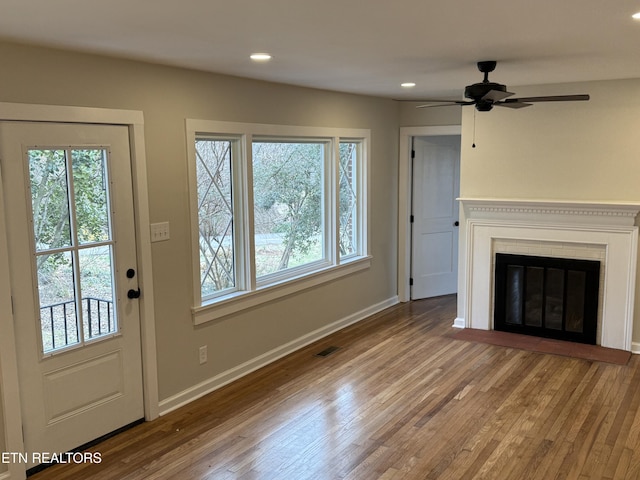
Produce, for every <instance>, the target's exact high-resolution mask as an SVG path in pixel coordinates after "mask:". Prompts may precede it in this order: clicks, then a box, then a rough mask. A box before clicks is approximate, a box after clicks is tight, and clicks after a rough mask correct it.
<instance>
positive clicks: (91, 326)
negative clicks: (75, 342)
mask: <svg viewBox="0 0 640 480" xmlns="http://www.w3.org/2000/svg"><path fill="white" fill-rule="evenodd" d="M78 256H79V258H80V290H81V292H82V313H83V315H82V319H83V326H84V339H85V340H91V339H93V338H96V337H100V336H103V335H107V334H110V333H114V332H115V331H116V321H115V320H116V318H115V311H114V303H113V298H114V295H113V280H112V253H111V246H102V247H94V248H85V249H82V250H80V251H79V252H78Z"/></svg>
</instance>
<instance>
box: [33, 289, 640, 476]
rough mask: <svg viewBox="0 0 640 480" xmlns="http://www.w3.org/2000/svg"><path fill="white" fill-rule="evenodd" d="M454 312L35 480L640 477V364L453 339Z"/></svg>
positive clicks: (294, 367) (200, 408)
mask: <svg viewBox="0 0 640 480" xmlns="http://www.w3.org/2000/svg"><path fill="white" fill-rule="evenodd" d="M455 303H456V302H455V297H452V296H448V297H440V298H435V299H429V300H423V301H418V302H411V303H407V304H401V305H398V306H395V307H392V308H390V309H387V310H385V311H384V312H382V313H380V314H378V315H375V316H373V317H372V318H370V319H368V320H366V321H363V322H360V323H358V324H357V325H354V326H352V327H349V328H346V329H345V330H342V331H340V332H338V333H336V334H333V335H331V336H330V337H328V338H325V339H323V340H322V341H320V342H317V343H316V344H313V345H311V346H309V347H307V348H304V349H302V350H300V351H298V352H296V353H294V354H292V355H289V356H288V357H286V358H284V359H282V360H280V361H278V362H276V363H274V364H272V365H269V366H267V367H265V368H263V369H261V370H259V371H257V372H255V373H253V374H251V375H249V376H247V377H245V378H243V379H241V380H239V381H237V382H234V383H233V384H231V385H228V386H227V387H225V388H223V389H220V390H218V391H216V392H214V393H212V394H210V395H207V396H206V397H204V398H202V399H200V400H198V401H196V402H193V403H191V404H189V405H187V406H185V407H183V408H181V409H180V410H177V411H175V412H173V413H171V414H168V415H166V416H164V417H161V418H160V419H158V420H156V421H153V422H148V423H144V424H141V425H138V426H137V427H134V428H133V429H131V430H129V431H127V432H124V433H122V434H120V435H118V436H116V437H114V438H111V439H109V440H106V441H104V442H103V443H101V444H99V445H97V446H95V447H94V448H93V449H92V450H93V451H97V452H100V453H101V456H102V463H100V464H94V465H89V464H85V465H56V466H54V467H51V468H49V469H47V470H45V471H43V472H40V473H38V474H36V475H34V476H33V477H31V478H32V479H33V480H45V479H47V480H48V479H50V480H62V479H74V480H75V479H83V480H88V479H96V480H98V479H99V480H107V479H118V480H137V479H211V480H224V479H253V480H257V479H260V480H262V479H278V480H286V479H292V480H303V479H314V480H333V479H353V480H371V479H385V480H388V479H420V480H428V479H443V480H445V479H451V480H459V479H500V480H509V479H517V480H524V479H532V480H533V479H544V480H549V479H565V478H566V479H579V480H586V479H640V438H639V437H640V410H639V408H638V407H639V405H640V356H635V355H634V356H633V357H632V358H631V360H630V361H629V363H628V364H627V365H613V364H609V363H601V362H595V361H590V360H582V359H575V358H568V357H563V356H555V355H549V354H541V353H534V352H529V351H524V350H518V349H513V348H507V347H503V346H495V345H489V344H484V343H474V342H467V341H462V340H457V339H455V338H454V334H455V332H456V331H457V330H455V329H453V328H452V327H451V325H452V323H453V319H454V318H455V316H456V311H455V308H456V307H455ZM330 346H337V347H340V348H339V350H337V351H335V352H334V353H332V354H331V355H329V356H326V357H318V356H316V355H315V354H316V353H318V352H320V351H322V350H324V349H325V348H327V347H330Z"/></svg>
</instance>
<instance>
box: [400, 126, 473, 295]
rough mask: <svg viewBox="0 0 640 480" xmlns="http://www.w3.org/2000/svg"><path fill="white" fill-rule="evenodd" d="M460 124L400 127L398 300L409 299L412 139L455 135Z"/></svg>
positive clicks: (457, 133) (459, 128)
mask: <svg viewBox="0 0 640 480" xmlns="http://www.w3.org/2000/svg"><path fill="white" fill-rule="evenodd" d="M461 134H462V127H461V126H460V125H444V126H428V127H427V126H424V127H402V128H400V152H399V170H398V180H399V182H398V187H399V189H398V300H399V301H401V302H408V301H410V300H411V285H410V279H411V274H412V268H411V251H412V238H411V210H412V202H413V198H412V188H413V166H412V163H413V162H412V155H411V152H412V145H413V138H414V137H438V136H458V137H460V136H461Z"/></svg>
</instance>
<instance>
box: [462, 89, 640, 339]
mask: <svg viewBox="0 0 640 480" xmlns="http://www.w3.org/2000/svg"><path fill="white" fill-rule="evenodd" d="M513 90H514V91H516V92H517V93H518V95H522V96H533V95H561V94H572V93H588V94H589V95H591V100H590V101H588V102H575V103H557V104H553V103H547V104H537V105H534V106H532V107H528V108H526V109H523V110H511V109H507V108H494V109H493V110H492V111H490V112H485V113H481V112H478V113H477V115H476V118H475V122H476V123H475V143H476V148H475V149H474V148H472V143H473V142H474V138H473V130H474V124H473V121H474V118H473V117H474V115H473V110H472V109H471V108H468V109H464V112H463V121H462V153H461V155H462V158H461V169H460V172H461V173H460V175H461V179H460V194H461V196H462V197H467V198H473V197H476V198H503V199H505V198H511V199H542V200H556V199H557V200H579V201H594V202H599V201H604V202H607V201H611V202H634V203H640V142H638V132H640V79H634V80H616V81H601V82H585V83H576V84H562V85H548V86H543V87H519V88H515V87H514V88H513ZM461 234H462V232H461ZM463 249H464V246H462V247H461V252H462V251H463ZM639 270H640V269H639ZM635 298H636V303H637V302H638V301H640V281H638V280H636V296H635ZM460 300H461V299H460V298H459V302H458V303H459V305H460V304H461V301H460ZM633 341H634V342H640V309H638V308H636V311H635V322H634V329H633Z"/></svg>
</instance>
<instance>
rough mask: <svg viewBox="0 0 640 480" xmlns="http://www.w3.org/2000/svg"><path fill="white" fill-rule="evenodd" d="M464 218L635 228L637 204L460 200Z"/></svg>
mask: <svg viewBox="0 0 640 480" xmlns="http://www.w3.org/2000/svg"><path fill="white" fill-rule="evenodd" d="M458 200H459V201H460V203H461V205H462V207H463V208H464V210H465V211H466V212H467V213H468V214H467V218H472V217H477V218H485V219H491V218H495V219H500V218H502V219H511V220H513V221H517V222H523V221H531V220H537V221H541V222H543V223H553V222H567V221H568V222H570V223H586V224H593V225H634V223H635V219H636V217H637V215H638V213H640V203H614V202H601V203H594V202H581V201H566V200H547V201H543V200H523V199H502V198H501V199H492V198H459V199H458Z"/></svg>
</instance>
